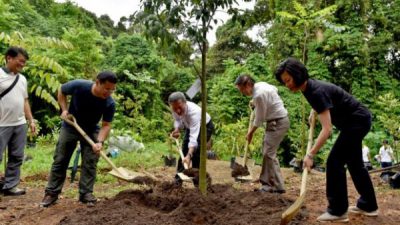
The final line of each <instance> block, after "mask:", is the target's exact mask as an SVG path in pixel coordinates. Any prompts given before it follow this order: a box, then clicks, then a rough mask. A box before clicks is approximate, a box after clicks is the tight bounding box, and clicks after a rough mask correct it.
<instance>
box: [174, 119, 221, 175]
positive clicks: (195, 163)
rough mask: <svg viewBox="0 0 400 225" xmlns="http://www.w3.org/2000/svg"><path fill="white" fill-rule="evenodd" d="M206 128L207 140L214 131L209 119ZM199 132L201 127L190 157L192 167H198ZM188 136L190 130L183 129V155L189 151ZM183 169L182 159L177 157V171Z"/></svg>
mask: <svg viewBox="0 0 400 225" xmlns="http://www.w3.org/2000/svg"><path fill="white" fill-rule="evenodd" d="M206 129H207V131H206V132H207V142H208V141H209V140H210V138H211V135H212V134H213V133H214V124H213V122H212V121H211V120H210V122H208V123H207V126H206ZM200 134H201V129H200V133H199V136H198V137H197V144H198V145H197V147H196V149H195V151H194V153H193V157H192V168H200V146H201V145H200V136H201V135H200ZM189 137H190V130H189V129H185V137H184V139H183V143H182V152H183V155H184V156H186V155H187V153H188V151H189V147H188V144H189ZM183 170H185V168H184V166H183V163H182V159H181V158H179V160H178V166H177V173H180V172H182V171H183ZM175 177H176V178H177V179H179V177H178V176H175Z"/></svg>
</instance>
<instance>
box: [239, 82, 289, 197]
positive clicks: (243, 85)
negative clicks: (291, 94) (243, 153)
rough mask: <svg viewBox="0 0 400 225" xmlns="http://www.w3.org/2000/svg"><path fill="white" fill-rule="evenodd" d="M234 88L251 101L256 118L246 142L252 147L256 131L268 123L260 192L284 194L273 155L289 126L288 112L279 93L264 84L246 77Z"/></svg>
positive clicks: (278, 169) (277, 164) (279, 171)
mask: <svg viewBox="0 0 400 225" xmlns="http://www.w3.org/2000/svg"><path fill="white" fill-rule="evenodd" d="M235 85H236V87H237V89H238V90H239V91H240V92H241V93H242V94H244V95H246V96H251V97H252V98H253V100H252V102H253V105H254V110H255V118H254V122H253V124H252V127H251V128H250V129H249V131H248V132H247V135H246V140H247V141H248V142H249V143H251V140H252V139H253V134H254V132H255V131H256V129H257V128H258V127H261V126H263V123H264V122H266V123H267V126H266V129H265V135H264V143H263V164H262V170H261V174H260V182H261V184H262V186H261V189H260V191H262V192H277V193H284V192H285V187H284V182H283V177H282V174H281V170H280V167H279V161H278V159H277V158H276V152H277V150H278V148H279V145H280V143H281V141H282V140H283V138H284V137H285V135H286V133H287V131H288V129H289V127H290V123H289V118H288V116H287V115H288V114H287V110H286V109H285V107H284V105H283V101H282V99H281V98H280V97H279V95H278V89H277V88H276V87H275V86H273V85H270V84H268V83H266V82H257V83H256V82H255V80H254V79H253V78H252V77H250V76H249V75H240V76H239V77H238V78H237V79H236V81H235Z"/></svg>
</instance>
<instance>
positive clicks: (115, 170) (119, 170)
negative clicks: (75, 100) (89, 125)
mask: <svg viewBox="0 0 400 225" xmlns="http://www.w3.org/2000/svg"><path fill="white" fill-rule="evenodd" d="M62 119H63V120H64V121H65V122H67V123H68V124H69V125H71V126H73V127H74V128H75V129H76V130H77V131H78V132H79V133H80V134H81V135H82V136H83V137H84V138H85V140H86V141H87V142H88V143H89V144H90V146H94V145H95V143H94V142H93V140H92V139H90V137H89V136H88V135H87V134H86V133H85V131H83V130H82V128H81V127H80V126H79V125H78V123H77V122H76V119H75V117H74V116H73V115H72V114H69V115H68V116H67V117H64V118H62ZM100 156H101V157H102V158H103V159H105V160H106V162H107V163H108V164H109V165H110V166H111V168H112V170H111V171H110V172H108V173H109V174H111V175H113V176H115V177H117V178H119V179H121V180H125V181H132V180H134V179H135V178H136V177H143V176H145V175H144V174H142V173H138V172H133V171H129V170H128V169H125V168H123V167H116V166H115V164H114V163H113V162H112V161H111V160H110V159H109V158H108V157H107V155H106V154H105V153H104V152H103V151H100Z"/></svg>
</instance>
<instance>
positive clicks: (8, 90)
mask: <svg viewBox="0 0 400 225" xmlns="http://www.w3.org/2000/svg"><path fill="white" fill-rule="evenodd" d="M18 80H19V75H18V74H17V77H15V79H14V81H13V83H12V84H11V85H10V87H8V88H7V89H6V90H5V91H3V93H1V94H0V100H1V99H2V98H3V97H4V96H5V95H6V94H7V93H8V92H10V91H11V90H12V89H13V88H14V86H15V85H16V84H17V82H18Z"/></svg>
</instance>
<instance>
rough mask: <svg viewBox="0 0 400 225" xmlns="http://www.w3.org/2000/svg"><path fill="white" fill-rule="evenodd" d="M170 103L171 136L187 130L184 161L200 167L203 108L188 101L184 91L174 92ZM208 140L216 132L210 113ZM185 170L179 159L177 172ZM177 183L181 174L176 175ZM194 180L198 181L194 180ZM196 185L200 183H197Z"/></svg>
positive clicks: (208, 117) (183, 148)
mask: <svg viewBox="0 0 400 225" xmlns="http://www.w3.org/2000/svg"><path fill="white" fill-rule="evenodd" d="M168 103H169V105H170V107H171V109H172V111H173V113H172V116H173V117H174V120H175V121H174V128H175V129H174V130H173V131H172V133H171V136H173V137H174V138H179V136H180V130H181V129H184V130H185V136H184V139H183V143H182V152H183V155H184V156H185V158H184V159H183V161H184V162H185V163H187V165H190V164H192V168H199V167H200V125H201V108H200V106H198V105H196V104H195V103H193V102H190V101H186V97H185V95H184V94H183V93H182V92H174V93H172V94H171V95H170V96H169V97H168ZM206 123H207V126H206V129H207V142H208V141H209V140H210V138H211V135H212V133H213V132H214V124H213V122H212V121H211V117H210V115H208V113H207V114H206ZM183 170H184V166H183V164H182V159H179V160H178V166H177V173H180V172H182V171H183ZM175 181H176V182H177V184H181V183H182V180H181V179H180V178H179V176H177V175H176V176H175ZM194 182H197V181H195V180H194ZM195 185H198V184H197V183H195Z"/></svg>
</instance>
